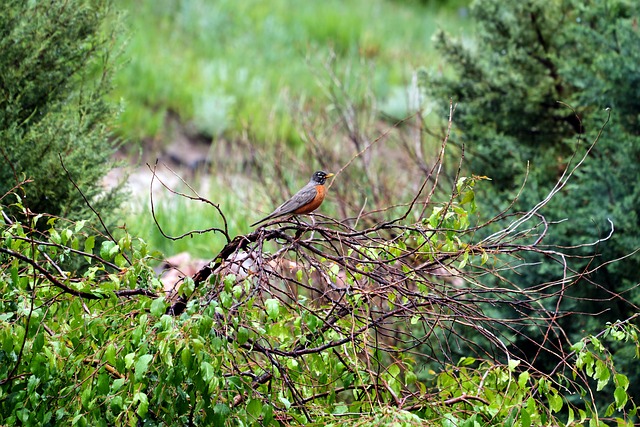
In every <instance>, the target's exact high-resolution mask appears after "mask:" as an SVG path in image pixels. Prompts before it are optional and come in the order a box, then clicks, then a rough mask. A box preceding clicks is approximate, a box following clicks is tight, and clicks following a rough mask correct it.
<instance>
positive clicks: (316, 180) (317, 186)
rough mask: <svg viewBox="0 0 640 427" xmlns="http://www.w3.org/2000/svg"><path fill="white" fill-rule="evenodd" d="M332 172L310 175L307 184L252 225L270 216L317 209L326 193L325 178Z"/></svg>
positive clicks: (268, 218) (329, 176) (294, 213)
mask: <svg viewBox="0 0 640 427" xmlns="http://www.w3.org/2000/svg"><path fill="white" fill-rule="evenodd" d="M332 176H333V174H332V173H326V172H324V171H318V172H315V173H314V174H313V175H312V176H311V180H310V181H309V183H308V184H307V185H305V186H304V187H302V189H300V191H298V192H297V193H296V194H294V195H293V196H292V197H291V198H290V199H289V200H287V201H286V202H284V203H283V204H281V205H280V206H278V207H277V208H276V210H274V211H273V212H271V213H270V214H269V215H267V216H266V217H264V218H262V219H261V220H260V221H258V222H255V223H253V224H251V227H254V226H256V225H258V224H260V223H261V222H265V221H267V220H270V219H272V218H278V217H281V216H285V215H290V214H291V215H296V214H306V213H309V212H313V211H314V210H316V209H318V207H319V206H320V205H321V204H322V201H323V200H324V196H325V194H326V193H327V189H326V187H325V186H324V183H325V181H326V180H327V178H331V177H332Z"/></svg>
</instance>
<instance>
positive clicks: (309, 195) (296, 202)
mask: <svg viewBox="0 0 640 427" xmlns="http://www.w3.org/2000/svg"><path fill="white" fill-rule="evenodd" d="M316 194H318V190H316V186H315V184H313V183H310V184H307V185H305V186H304V187H302V189H301V190H300V191H298V192H297V193H296V194H294V195H293V196H292V197H291V198H290V199H289V200H287V201H286V202H284V203H283V204H281V205H280V206H278V208H277V209H276V210H275V211H274V212H273V214H271V215H273V216H280V215H286V214H288V213H291V212H293V211H295V210H296V209H299V208H301V207H303V206H305V205H307V204H309V203H311V202H312V201H313V199H315V197H316ZM271 215H270V216H271Z"/></svg>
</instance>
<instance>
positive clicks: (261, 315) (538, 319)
mask: <svg viewBox="0 0 640 427" xmlns="http://www.w3.org/2000/svg"><path fill="white" fill-rule="evenodd" d="M445 146H446V139H445V141H444V142H443V146H442V150H443V151H444V149H445ZM440 159H441V157H440ZM438 166H439V165H438V164H436V165H435V166H434V169H433V170H432V172H433V173H436V174H437V172H434V171H437V170H439V169H440V168H439V167H438ZM572 175H573V173H568V174H567V177H566V178H565V179H564V180H563V181H561V182H560V183H559V184H558V185H557V191H556V192H555V193H552V194H550V196H549V197H548V198H545V199H544V200H543V201H542V202H541V203H540V205H539V206H537V207H536V208H535V209H533V210H531V211H528V212H524V213H518V212H511V211H504V212H502V213H501V214H500V215H499V216H497V217H492V218H490V219H489V220H488V221H485V222H478V221H477V220H476V218H479V217H481V216H482V212H481V211H479V209H478V203H477V200H476V188H477V187H482V186H483V185H486V184H487V183H486V178H485V177H474V176H472V177H458V179H457V180H456V184H455V185H454V188H453V189H452V193H451V196H450V198H449V199H447V200H442V201H438V200H435V199H434V200H431V199H432V196H433V194H434V193H433V192H428V191H427V190H426V184H427V182H429V181H430V179H431V178H432V176H431V174H428V175H426V176H422V175H416V176H414V179H415V180H416V182H412V183H410V184H411V188H418V190H417V192H416V194H415V195H414V197H413V198H412V199H411V200H410V201H408V202H407V203H404V204H402V205H400V206H395V207H394V208H395V209H399V210H400V213H399V214H398V215H397V216H395V217H389V218H387V220H385V221H383V222H379V223H375V224H372V225H370V226H366V227H362V228H355V226H353V225H352V221H351V220H350V219H346V220H344V221H340V220H335V219H330V218H327V217H323V216H318V218H317V219H316V221H315V223H314V224H306V223H304V222H300V221H298V220H290V219H287V218H284V219H281V220H278V222H279V224H277V226H271V225H269V226H265V227H263V228H259V229H257V230H255V231H253V232H251V233H249V234H246V235H239V236H237V237H235V238H231V236H230V235H229V233H228V229H227V227H226V224H227V221H226V218H225V216H224V212H223V211H222V210H217V212H218V216H212V218H211V221H212V223H214V224H222V226H221V227H220V228H215V229H213V230H214V231H215V232H218V233H220V234H221V235H222V236H223V237H224V238H225V241H226V244H225V245H224V247H223V248H222V249H221V250H220V251H219V253H218V254H217V255H216V256H215V257H213V259H212V260H211V262H210V263H208V264H207V265H206V266H204V267H203V268H201V269H200V270H199V271H198V272H197V273H195V274H194V275H192V276H191V277H185V278H183V279H181V280H179V281H178V283H177V285H179V286H178V287H177V288H176V289H175V290H174V291H171V292H168V293H167V291H166V284H165V285H163V284H162V283H161V282H160V281H159V279H158V277H157V276H156V274H155V273H154V271H153V269H152V266H153V265H154V264H155V260H154V258H153V256H152V255H151V253H150V249H149V248H148V246H147V244H146V243H145V242H144V241H142V240H141V239H139V238H136V237H135V236H131V235H129V234H128V233H126V232H125V230H124V229H119V230H118V231H117V233H114V234H113V235H107V236H98V238H96V234H97V232H96V231H95V230H92V229H91V228H90V227H89V225H88V223H87V222H85V221H69V220H65V219H62V218H58V217H51V216H43V215H37V216H34V215H32V214H30V213H29V212H27V210H26V209H25V207H24V206H22V205H20V204H19V203H15V204H13V205H12V206H11V207H9V206H6V205H0V210H2V211H3V213H4V212H6V211H7V210H8V209H9V208H11V209H13V210H21V211H22V212H23V213H24V215H23V216H24V217H26V218H28V220H27V221H24V222H18V221H13V220H11V219H9V218H8V217H7V216H5V215H0V218H1V219H0V221H1V222H0V233H1V234H2V236H1V239H0V265H1V267H2V268H1V269H0V295H1V296H0V313H1V314H0V424H7V425H14V424H20V425H25V426H30V425H34V426H35V425H37V426H41V425H81V426H82V425H91V426H101V425H104V426H107V425H131V426H138V425H145V426H159V425H214V426H223V425H255V426H258V425H263V426H278V425H281V426H283V425H304V424H311V423H316V424H320V423H321V424H325V425H336V426H337V425H353V426H377V425H398V426H418V425H425V424H429V425H441V426H443V427H447V426H451V425H456V426H457V425H469V426H473V425H477V424H482V425H487V426H498V425H509V426H514V425H517V426H532V425H533V426H543V425H572V424H575V423H576V422H579V423H581V424H584V423H587V422H588V423H589V424H590V425H591V426H600V425H605V423H606V422H608V421H615V422H617V423H618V424H619V425H625V426H626V425H632V424H633V422H634V419H635V418H634V417H636V412H637V407H636V402H635V401H634V396H633V394H631V393H630V392H629V385H630V381H629V375H628V374H629V373H628V372H627V371H626V370H625V368H626V367H625V366H623V367H622V368H621V367H619V366H618V365H617V364H616V362H615V361H614V360H613V358H612V357H611V353H612V351H611V348H613V346H614V345H616V343H620V342H627V343H629V344H632V345H633V346H635V348H636V351H640V346H639V342H638V335H637V334H638V329H637V327H636V326H634V323H633V322H634V320H635V319H636V318H637V316H636V317H632V318H630V319H627V320H626V321H621V322H617V323H616V324H614V325H611V326H610V327H608V328H607V329H606V331H605V332H604V333H602V334H600V335H598V336H589V337H586V338H584V339H581V340H576V342H571V341H569V340H567V336H566V334H565V333H564V331H563V330H562V329H561V328H560V327H559V326H558V323H557V319H558V318H559V317H572V318H577V317H580V316H581V315H582V314H581V313H567V312H563V311H561V310H559V309H557V310H555V311H554V310H548V309H547V308H545V307H544V306H543V304H541V301H545V300H547V299H551V298H558V297H559V296H561V295H565V294H569V293H570V292H569V291H570V290H571V289H572V288H573V287H575V286H578V285H580V284H581V280H580V279H581V278H582V274H581V273H580V272H571V273H570V274H568V275H567V277H566V279H567V280H565V281H563V282H555V281H554V282H539V283H537V286H534V287H531V288H529V289H522V288H521V287H519V286H518V285H517V284H515V283H513V282H511V281H509V280H507V279H506V278H505V277H504V275H503V272H504V271H506V270H509V269H516V270H522V271H526V270H527V269H530V268H536V267H537V266H532V265H530V264H527V263H526V262H523V261H522V257H523V256H524V255H526V254H527V253H537V254H543V255H547V256H548V261H547V262H549V263H556V262H557V263H560V264H562V265H564V266H565V267H570V266H571V262H570V261H571V260H572V255H571V254H570V253H565V252H563V251H564V249H563V248H560V247H549V246H546V245H544V246H543V245H540V242H541V241H542V240H543V239H544V238H545V237H548V236H549V235H550V234H552V233H553V231H554V226H553V225H552V224H551V225H550V224H548V223H546V222H545V221H544V220H543V217H542V216H541V215H540V210H541V208H542V207H543V206H544V205H545V204H547V203H549V201H550V200H551V198H552V197H553V196H554V195H555V194H558V192H559V191H560V190H561V189H562V188H563V187H565V186H566V185H567V183H568V181H567V180H568V179H569V178H571V176H572ZM436 181H437V180H436ZM416 184H417V185H416ZM375 212H378V213H379V211H378V210H377V209H376V211H375ZM375 212H362V215H363V216H368V215H371V214H373V213H375ZM390 212H391V211H390ZM393 212H396V210H394V211H393ZM541 220H542V221H541ZM496 224H500V225H501V231H500V232H496V233H493V234H491V235H489V236H486V233H483V230H484V229H485V228H487V227H489V226H493V225H496ZM36 228H39V229H41V230H44V231H43V232H42V233H41V234H37V233H34V232H33V230H35V229H36ZM100 240H102V241H103V243H101V244H100V247H99V248H95V249H97V250H96V251H94V245H95V242H96V241H100ZM94 252H96V254H94ZM69 258H82V259H83V260H84V261H85V262H86V263H88V264H89V267H88V268H85V269H83V270H81V271H67V270H64V269H63V268H62V267H61V265H62V264H63V263H65V262H67V261H68V259H69ZM486 276H493V277H495V278H496V286H495V287H492V288H489V287H487V286H486V285H485V283H484V278H485V277H486ZM567 298H569V297H567ZM506 307H509V308H512V309H515V310H517V311H518V313H519V314H520V315H519V317H517V318H507V317H500V314H501V313H504V311H505V310H504V308H506ZM492 308H497V310H492ZM603 326H604V325H603ZM541 329H542V330H546V333H545V334H544V337H543V339H541V340H539V339H538V336H537V335H536V334H534V333H532V331H537V330H541ZM470 336H471V337H473V338H472V339H470V338H469V337H470ZM519 339H520V340H522V339H529V341H530V342H531V343H532V344H535V346H536V347H535V348H536V349H537V351H538V353H544V352H547V351H550V350H549V349H548V346H547V345H546V343H547V342H548V341H551V342H553V343H554V344H555V345H557V346H556V347H554V348H553V349H552V350H551V351H553V352H555V353H556V354H558V355H560V356H561V362H560V363H558V365H557V366H556V368H555V370H554V372H552V373H545V372H541V371H540V370H538V369H536V367H535V366H534V362H535V359H536V357H537V356H538V354H526V353H523V352H519V351H518V349H517V348H513V347H512V346H511V343H513V342H514V341H516V340H519ZM593 382H595V383H596V384H593ZM611 384H612V385H613V386H614V387H613V389H612V390H611V391H609V389H608V388H606V386H607V385H611ZM596 400H598V401H606V402H607V405H609V406H608V407H607V408H606V409H603V413H602V417H607V418H606V419H605V418H601V416H600V414H599V412H598V409H600V408H598V407H597V404H596Z"/></svg>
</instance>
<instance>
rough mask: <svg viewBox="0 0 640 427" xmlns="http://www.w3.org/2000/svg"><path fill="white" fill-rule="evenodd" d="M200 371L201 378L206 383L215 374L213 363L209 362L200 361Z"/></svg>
mask: <svg viewBox="0 0 640 427" xmlns="http://www.w3.org/2000/svg"><path fill="white" fill-rule="evenodd" d="M200 372H201V375H202V379H203V380H204V382H206V383H208V382H209V381H211V379H212V378H213V377H214V375H215V369H213V365H211V363H209V362H202V363H201V364H200Z"/></svg>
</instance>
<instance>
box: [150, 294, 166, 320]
mask: <svg viewBox="0 0 640 427" xmlns="http://www.w3.org/2000/svg"><path fill="white" fill-rule="evenodd" d="M166 310H167V303H166V302H165V297H164V296H161V297H159V298H156V299H154V300H153V301H152V302H151V309H150V310H149V311H150V312H151V315H152V316H156V317H160V316H162V315H163V314H164V313H165V311H166Z"/></svg>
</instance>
